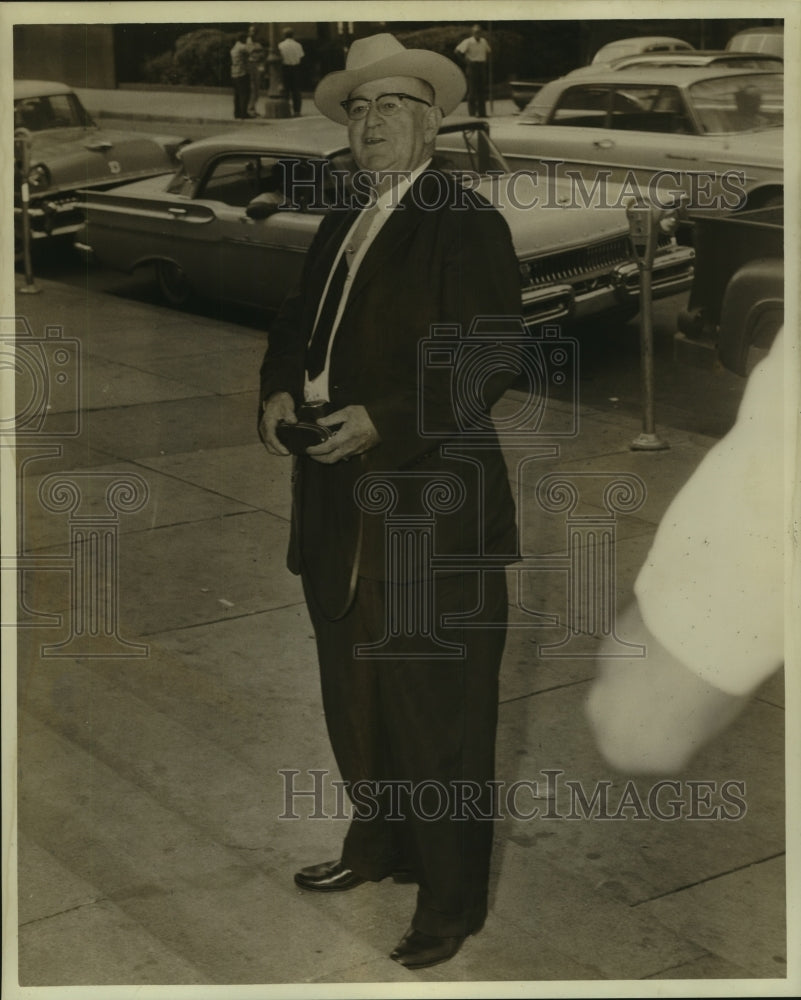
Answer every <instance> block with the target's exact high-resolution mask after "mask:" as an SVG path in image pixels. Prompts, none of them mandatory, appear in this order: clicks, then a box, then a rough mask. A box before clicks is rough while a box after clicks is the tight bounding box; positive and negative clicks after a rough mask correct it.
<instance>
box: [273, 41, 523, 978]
mask: <svg viewBox="0 0 801 1000" xmlns="http://www.w3.org/2000/svg"><path fill="white" fill-rule="evenodd" d="M464 90H465V82H464V77H463V74H462V73H461V71H460V70H459V68H458V67H457V66H455V65H454V64H453V63H452V62H451V61H450V60H448V59H447V58H445V57H443V56H439V55H437V54H435V53H432V52H428V51H424V50H412V49H405V48H404V47H403V46H402V45H401V44H400V43H399V42H398V41H397V40H396V39H395V38H393V37H392V36H391V35H375V36H372V37H370V38H366V39H361V40H358V41H356V42H354V43H353V45H352V46H351V48H350V50H349V53H348V60H347V65H346V68H345V70H343V71H338V72H335V73H332V74H330V75H328V76H327V77H325V78H324V79H323V80H322V81H321V83H320V84H319V86H318V88H317V91H316V92H315V103H316V105H317V107H318V109H319V110H320V111H321V112H322V113H323V114H324V115H326V116H328V117H329V118H331V119H333V120H334V121H337V122H340V123H342V124H343V125H346V126H347V128H348V135H349V139H350V145H351V151H352V153H353V157H354V160H355V161H356V164H357V166H358V167H359V168H360V169H361V170H362V171H367V172H369V176H370V179H371V181H372V184H373V187H372V189H371V190H372V194H373V198H372V204H371V205H370V206H369V207H365V208H361V209H360V208H358V207H354V208H350V209H349V210H347V211H332V212H330V213H329V214H328V215H327V216H326V218H325V219H324V220H323V222H322V224H321V226H320V229H319V230H318V233H317V236H316V237H315V240H314V242H313V244H312V247H311V248H310V251H309V254H308V257H307V261H306V265H305V270H304V274H303V277H302V280H301V285H300V288H299V290H298V292H297V293H296V294H293V295H291V296H290V297H289V298H288V300H287V301H286V303H285V304H284V306H283V307H282V309H281V311H280V313H279V315H278V317H277V319H276V321H275V323H274V324H273V326H272V328H271V330H270V345H269V348H268V351H267V353H266V355H265V359H264V363H263V365H262V370H261V406H262V410H261V416H260V428H259V429H260V434H261V437H262V440H263V441H264V443H265V446H266V447H267V449H268V450H269V451H271V452H273V453H275V454H282V455H286V454H288V451H287V448H286V447H284V445H283V444H282V443H281V440H280V437H279V435H280V434H281V428H282V422H283V423H289V424H295V423H297V419H298V414H299V413H300V415H301V416H304V415H305V414H304V412H303V411H302V410H301V407H308V406H309V405H315V406H316V407H317V408H318V410H317V412H320V410H323V411H324V412H325V415H324V416H322V417H319V418H318V420H317V422H318V424H319V425H322V426H324V427H326V428H328V429H330V430H331V431H333V433H332V434H331V436H330V437H329V438H328V439H327V440H325V441H323V442H322V443H319V444H314V445H311V446H309V447H308V448H307V449H305V450H304V451H303V453H302V454H301V455H300V456H299V457H298V458H296V460H295V461H296V468H295V476H294V493H293V526H292V537H291V541H290V552H289V560H288V561H289V566H290V569H292V570H293V571H294V572H298V573H300V574H301V577H302V580H303V585H304V592H305V595H306V600H307V604H308V608H309V613H310V616H311V619H312V623H313V625H314V630H315V636H316V640H317V649H318V657H319V661H320V676H321V687H322V695H323V705H324V709H325V716H326V723H327V727H328V732H329V736H330V739H331V743H332V747H333V749H334V753H335V756H336V759H337V764H338V766H339V769H340V771H341V773H342V777H343V779H344V781H345V782H346V784H347V787H348V789H349V792H350V794H351V799H352V802H353V812H352V821H351V824H350V827H349V830H348V833H347V836H346V838H345V842H344V845H343V849H342V853H341V856H340V857H339V858H338V859H337V860H336V861H332V862H325V863H323V864H318V865H312V866H310V867H308V868H304V869H302V870H301V871H299V872H298V873H297V874H296V876H295V881H296V883H297V884H298V885H299V886H300V887H301V888H303V889H306V890H311V891H318V892H333V891H346V890H350V889H354V888H356V887H357V886H359V885H361V884H362V883H364V882H365V881H379V880H381V879H383V878H385V877H386V876H388V875H393V876H394V877H395V878H396V880H401V879H402V880H404V881H414V882H416V883H417V884H418V886H419V892H418V899H417V908H416V911H415V914H414V916H413V919H412V925H411V927H410V928H409V930H408V931H407V933H406V935H405V936H404V937H403V939H402V940H401V941H400V943H399V944H398V946H397V947H396V948H395V950H394V951H393V952H392V954H391V957H392V958H393V959H395V960H396V961H398V962H400V963H401V964H403V965H405V966H407V967H409V968H422V967H424V966H427V965H433V964H436V963H438V962H443V961H446V960H448V959H450V958H451V957H453V955H455V954H456V952H457V951H458V949H459V947H460V946H461V944H462V942H463V940H464V939H465V937H467V936H468V935H470V934H474V933H476V932H477V931H478V930H479V929H480V928H481V926H482V924H483V922H484V919H485V916H486V912H487V887H488V877H489V862H490V851H491V846H492V822H491V817H492V814H493V803H492V786H491V784H490V783H491V782H492V781H493V778H494V745H495V731H496V725H497V707H498V671H499V666H500V660H501V655H502V652H503V645H504V640H505V626H506V612H507V596H506V583H505V575H504V568H503V567H504V564H505V563H507V562H512V561H514V560H515V558H516V556H517V532H516V526H515V511H514V502H513V499H512V495H511V490H510V487H509V482H508V477H507V471H506V467H505V463H504V461H503V457H502V455H501V452H500V448H499V446H498V441H497V438H496V437H495V436H494V430H493V429H492V425H491V422H490V421H489V419H488V411H489V408H490V407H491V406H492V404H493V403H494V402H495V401H496V400H497V399H498V398H499V397H500V395H501V394H502V393H503V391H504V389H505V388H506V387H507V386H508V384H509V383H510V382H511V381H512V380H513V378H514V377H515V374H516V370H515V368H516V362H515V360H514V357H513V352H510V351H509V350H508V349H507V348H506V347H505V346H504V345H503V344H500V345H499V344H498V343H496V342H495V341H493V340H492V338H490V339H489V340H486V339H485V340H483V341H482V340H481V339H476V340H474V341H473V342H466V341H465V338H468V339H469V333H470V330H471V328H474V323H475V321H476V320H477V319H479V320H481V318H482V317H485V318H486V317H489V318H490V326H491V327H492V329H493V330H497V329H498V328H501V327H503V326H504V323H505V322H506V321H507V320H508V321H510V322H511V321H515V320H518V319H519V316H520V314H521V302H520V279H519V274H518V267H517V259H516V257H515V253H514V249H513V247H512V242H511V236H510V233H509V230H508V227H507V225H506V223H505V221H504V219H503V218H502V217H501V215H500V214H499V213H498V212H497V211H496V210H495V209H494V208H493V207H492V206H490V205H489V204H488V203H487V202H486V201H484V199H482V198H481V197H480V196H479V195H477V194H476V193H475V192H471V191H468V190H464V189H462V188H460V187H459V186H458V184H457V183H456V182H455V181H454V179H453V178H451V177H449V176H446V175H445V174H443V173H440V172H439V171H437V170H436V169H433V168H432V166H431V162H430V161H431V159H432V156H433V150H434V142H435V138H436V135H437V131H438V129H439V125H440V122H441V120H442V117H443V114H447V113H449V112H450V111H452V110H454V109H455V108H456V106H457V105H458V103H459V102H460V100H461V99H462V97H463V95H464ZM436 327H439V328H442V327H447V328H449V329H450V331H451V333H453V331H454V330H457V331H460V334H459V336H458V337H457V340H456V345H455V342H454V340H453V338H452V337H451V338H447V337H446V341H447V343H446V341H442V344H443V347H444V348H446V350H445V355H444V357H445V363H442V362H443V352H442V351H440V354H439V356H437V355H436V352H434V359H435V362H436V363H432V364H430V365H428V364H427V363H426V362H425V352H424V350H423V349H422V347H421V345H422V344H424V342H426V341H428V340H429V339H430V338H431V335H432V330H434V329H435V328H436ZM459 338H461V339H459ZM435 340H436V338H435ZM458 344H461V345H462V346H463V347H465V349H466V351H467V354H466V355H465V356H467V357H469V359H470V363H471V364H478V367H479V368H480V375H479V383H480V384H479V387H478V388H479V392H478V397H477V398H478V402H477V403H476V399H475V398H474V397H473V396H472V395H470V393H469V391H467V394H468V395H469V396H470V405H472V404H476V405H477V406H478V408H479V410H480V413H479V414H478V418H477V420H475V419H474V420H473V425H472V429H473V430H475V427H476V426H478V427H479V429H480V431H481V433H480V435H479V436H478V437H476V436H475V434H474V433H473V434H471V426H469V424H470V422H469V420H466V419H465V412H464V411H465V409H466V408H469V406H468V404H467V402H465V401H464V400H462V399H461V398H460V392H463V389H462V388H460V387H459V386H457V385H456V382H457V381H458V380H457V379H456V376H455V371H454V369H455V367H457V366H458V359H459V358H460V357H462V355H461V354H460V353H459V348H458ZM474 348H475V349H476V350H479V351H483V352H484V353H483V354H481V355H480V357H479V355H477V354H475V353H471V352H472V349H474ZM448 350H450V352H451V353H450V355H449V354H448ZM448 357H451V358H452V359H453V362H452V363H449V362H448V361H447V358H448ZM421 358H423V361H421ZM482 358H483V361H482V360H481V359H482ZM510 358H511V359H512V360H510ZM463 404H464V405H463ZM471 413H472V411H471ZM475 416H476V415H475V414H473V417H475ZM482 417H483V418H484V419H483V420H482V419H481V418H482ZM285 440H286V439H285ZM382 514H387V516H388V517H392V516H400V515H403V516H405V517H407V518H408V519H409V520H408V522H407V523H408V524H409V525H411V526H412V527H411V529H410V532H409V533H408V534H407V538H406V548H404V547H403V545H401V546H400V548H398V547H396V546H395V545H394V543H388V542H387V538H388V537H389V536H388V535H387V534H386V533H385V529H386V524H385V521H384V518H383V516H382ZM421 515H422V521H421ZM420 523H425V525H427V527H428V528H430V532H431V533H430V535H429V536H427V537H429V538H430V543H431V549H432V550H433V552H434V553H435V555H436V556H437V557H440V556H447V557H451V559H450V563H449V566H448V567H447V568H446V569H445V570H444V571H437V572H436V573H432V571H431V566H430V559H429V558H428V557H427V555H426V548H425V545H423V546H422V547H420V548H419V549H416V548H415V547H414V541H413V540H412V541H409V539H410V538H412V536H414V537H416V538H417V539H418V540H419V538H420V537H421V535H420V533H419V532H418V533H417V535H415V531H416V530H417V529H416V528H415V525H419V524H420ZM409 546H411V548H412V549H414V551H411V552H410V551H409ZM482 559H484V560H485V564H486V566H487V567H489V562H491V563H492V568H487V569H486V570H484V569H483V568H482V569H477V568H476V566H477V563H478V564H479V566H481V560H482ZM487 560H489V562H487ZM410 609H411V610H410ZM447 615H451V616H459V615H462V616H468V617H470V627H464V626H460V625H459V623H458V621H456V622H453V621H451V622H449V621H447V620H446V619H445V618H444V617H443V616H447ZM412 619H413V620H414V621H415V622H416V623H417V624H416V626H415V628H409V627H408V625H409V622H410V621H411V620H412ZM404 626H405V627H404ZM357 789H358V790H359V791H360V795H358V796H357V795H356V794H355V791H356V790H357ZM365 790H367V791H369V795H367V796H365V794H364V793H365ZM460 796H461V798H460ZM465 799H468V800H469V801H467V802H466V801H465ZM443 801H444V806H443Z"/></svg>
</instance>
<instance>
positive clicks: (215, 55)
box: [174, 28, 236, 87]
mask: <svg viewBox="0 0 801 1000" xmlns="http://www.w3.org/2000/svg"><path fill="white" fill-rule="evenodd" d="M235 41H236V34H235V33H233V34H232V33H228V32H224V31H220V30H219V29H218V28H199V29H198V30H197V31H190V32H189V34H187V35H181V37H180V38H179V39H178V40H177V41H176V43H175V56H174V62H175V66H176V69H177V71H178V74H179V75H180V77H181V83H186V84H201V85H206V86H210V87H224V86H227V85H228V84H230V82H231V46H232V45H233V44H234V42H235Z"/></svg>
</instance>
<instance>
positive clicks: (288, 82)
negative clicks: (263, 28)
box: [278, 28, 303, 116]
mask: <svg viewBox="0 0 801 1000" xmlns="http://www.w3.org/2000/svg"><path fill="white" fill-rule="evenodd" d="M283 35H284V37H283V39H282V41H280V42H279V43H278V53H279V55H280V56H281V73H282V75H283V80H284V91H285V92H286V94H287V96H288V97H289V98H290V100H291V101H292V113H293V114H294V115H296V116H297V115H299V114H300V109H301V105H302V103H303V98H302V96H301V92H300V62H301V60H302V59H303V46H302V45H301V44H300V42H298V41H296V40H295V33H294V31H293V30H292V28H284V31H283Z"/></svg>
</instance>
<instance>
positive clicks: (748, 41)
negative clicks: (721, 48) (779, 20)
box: [726, 27, 784, 58]
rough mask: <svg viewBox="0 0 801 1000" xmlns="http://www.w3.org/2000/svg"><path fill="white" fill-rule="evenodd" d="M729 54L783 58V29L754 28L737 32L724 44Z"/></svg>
mask: <svg viewBox="0 0 801 1000" xmlns="http://www.w3.org/2000/svg"><path fill="white" fill-rule="evenodd" d="M726 49H727V51H729V52H760V53H766V54H770V55H774V56H781V57H782V58H783V57H784V28H782V27H772V28H765V27H754V28H745V29H744V30H743V31H738V32H737V34H736V35H732V37H731V38H730V39H729V40H728V42H726Z"/></svg>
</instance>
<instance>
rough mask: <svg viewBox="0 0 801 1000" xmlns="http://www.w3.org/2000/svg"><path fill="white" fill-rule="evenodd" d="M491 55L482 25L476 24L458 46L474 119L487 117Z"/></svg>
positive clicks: (468, 100)
mask: <svg viewBox="0 0 801 1000" xmlns="http://www.w3.org/2000/svg"><path fill="white" fill-rule="evenodd" d="M491 53H492V49H491V48H490V45H489V42H488V41H487V39H486V38H484V36H483V35H482V33H481V25H480V24H474V25H473V30H472V32H471V34H469V35H468V36H467V38H465V39H464V41H461V42H459V44H458V45H457V46H456V54H457V55H458V56H460V57H461V59H462V61H463V64H464V67H465V74H466V76H467V110H468V113H469V114H471V115H472V116H473V117H474V118H486V117H487V105H486V101H487V63H488V61H489V57H490V55H491Z"/></svg>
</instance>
